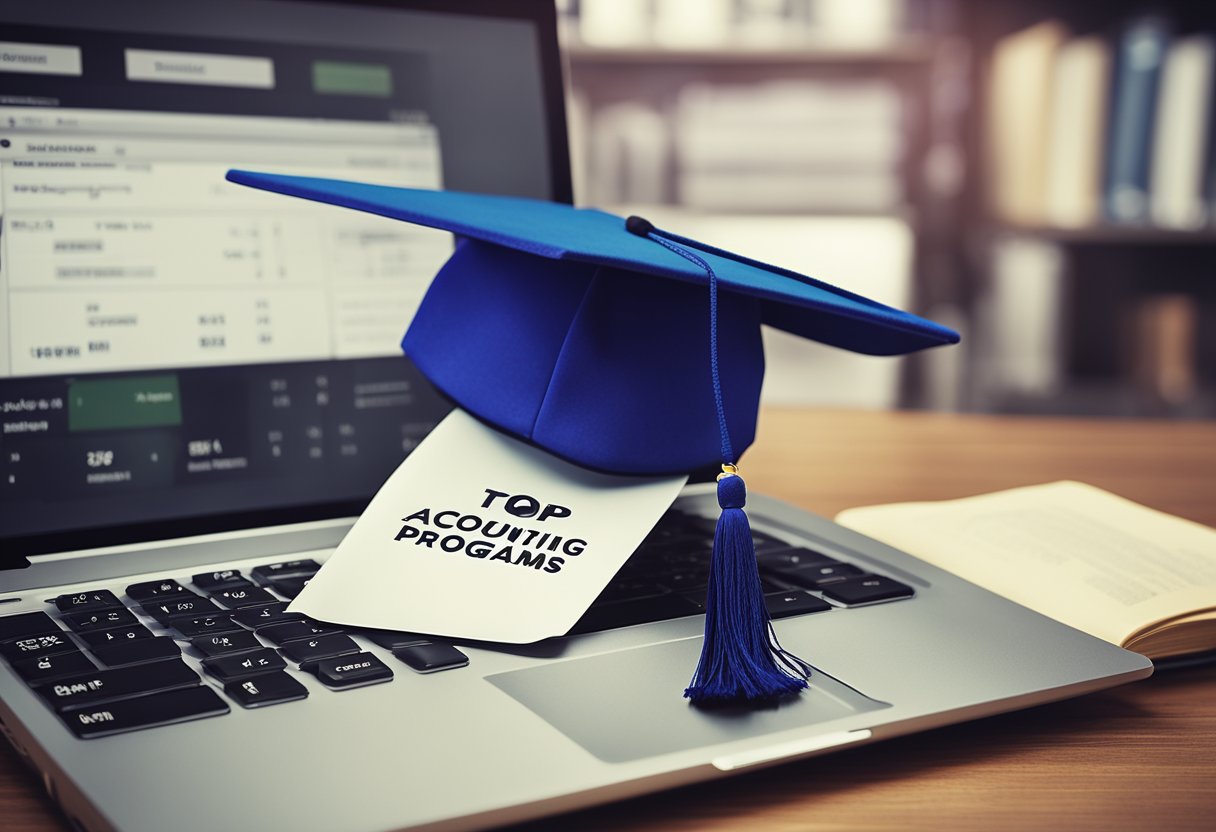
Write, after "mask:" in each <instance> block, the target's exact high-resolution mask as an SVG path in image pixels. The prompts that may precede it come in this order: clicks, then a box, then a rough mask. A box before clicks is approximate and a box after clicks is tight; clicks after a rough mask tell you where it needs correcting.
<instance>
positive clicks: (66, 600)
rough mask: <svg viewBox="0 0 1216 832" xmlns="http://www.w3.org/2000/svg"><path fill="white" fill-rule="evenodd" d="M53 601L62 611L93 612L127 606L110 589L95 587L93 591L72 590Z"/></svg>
mask: <svg viewBox="0 0 1216 832" xmlns="http://www.w3.org/2000/svg"><path fill="white" fill-rule="evenodd" d="M52 603H53V604H54V605H55V608H56V609H58V610H59V611H60V612H92V611H93V610H101V609H105V608H106V607H121V606H125V605H124V604H123V602H122V601H119V600H118V596H116V595H115V594H114V593H113V592H110V590H108V589H95V590H93V591H91V592H70V593H68V594H66V595H60V596H58V597H56V598H54V599H53V600H52Z"/></svg>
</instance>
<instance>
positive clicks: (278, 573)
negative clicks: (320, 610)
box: [250, 558, 321, 584]
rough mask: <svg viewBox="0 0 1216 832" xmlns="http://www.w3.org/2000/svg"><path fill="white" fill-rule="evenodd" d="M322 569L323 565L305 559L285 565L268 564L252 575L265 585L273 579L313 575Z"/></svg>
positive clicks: (284, 563)
mask: <svg viewBox="0 0 1216 832" xmlns="http://www.w3.org/2000/svg"><path fill="white" fill-rule="evenodd" d="M320 568H321V564H319V563H317V562H316V561H315V560H313V559H312V558H305V559H303V560H289V561H284V562H283V563H268V564H266V565H264V566H255V567H254V568H253V571H252V572H251V573H250V574H251V575H252V576H253V579H254V580H255V581H257V582H258V583H259V584H264V583H266V582H267V581H268V580H270V579H271V578H286V577H287V576H288V575H313V574H315V573H316V571H317V570H318V569H320Z"/></svg>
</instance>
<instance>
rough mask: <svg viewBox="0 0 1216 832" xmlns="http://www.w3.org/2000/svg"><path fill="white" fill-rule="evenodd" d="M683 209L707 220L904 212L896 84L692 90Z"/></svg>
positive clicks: (687, 93) (682, 167) (681, 157)
mask: <svg viewBox="0 0 1216 832" xmlns="http://www.w3.org/2000/svg"><path fill="white" fill-rule="evenodd" d="M673 122H674V147H675V165H676V171H675V173H676V178H675V181H676V194H677V199H678V201H679V202H680V203H682V204H684V205H688V206H690V207H694V208H700V209H703V210H757V211H761V210H770V211H795V212H796V211H801V212H808V213H814V212H820V213H822V212H831V211H840V212H848V213H859V212H860V213H867V212H868V213H882V212H890V211H894V210H895V209H897V208H898V207H899V204H900V202H901V196H902V185H901V181H900V172H899V163H900V160H901V158H902V142H901V140H902V135H901V130H900V100H899V91H898V90H897V89H896V88H895V86H894V84H892V83H891V82H888V81H884V80H880V79H875V80H864V81H863V80H856V81H768V82H764V83H759V84H750V85H731V86H710V85H708V84H695V85H690V86H688V87H685V88H684V89H683V90H682V91H681V93H680V96H679V100H678V102H677V104H676V111H675V116H674V119H673Z"/></svg>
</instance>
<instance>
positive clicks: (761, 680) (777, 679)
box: [684, 465, 810, 705]
mask: <svg viewBox="0 0 1216 832" xmlns="http://www.w3.org/2000/svg"><path fill="white" fill-rule="evenodd" d="M722 470H723V473H722V475H721V476H720V477H718V505H720V506H721V507H722V513H721V514H720V515H719V517H718V525H717V528H716V529H715V531H714V554H713V560H712V562H711V563H710V570H709V589H708V590H707V594H706V602H705V643H704V645H703V646H702V648H701V659H700V661H699V663H698V664H697V670H696V673H695V674H693V678H692V684H691V685H689V687H688V688H686V689H685V691H684V696H686V697H687V698H688V699H690V700H691V701H692V702H693V704H694V705H722V704H729V703H733V702H739V701H746V702H763V701H766V700H773V699H778V698H781V697H784V696H789V695H791V694H796V693H799V692H800V691H802V690H804V689H806V687H807V682H806V677H807V676H808V675H809V674H810V666H809V665H807V663H806V662H804V661H802V659H799V658H798V657H797V656H794V655H792V654H791V653H789V652H787V651H786V650H784V649H783V648H782V647H781V645H780V643H778V641H777V635H776V633H774V632H773V625H772V621H771V620H770V618H769V614H768V607H766V606H765V604H764V591H763V589H762V587H761V585H760V573H759V571H758V569H757V568H756V549H755V546H754V544H753V543H752V530H751V525H750V524H749V523H748V521H747V512H745V511H744V510H743V506H744V505H745V504H746V502H747V488H746V486H745V485H744V482H743V478H742V477H740V476H739V475H738V473H737V472H736V469H735V466H733V465H723V466H722Z"/></svg>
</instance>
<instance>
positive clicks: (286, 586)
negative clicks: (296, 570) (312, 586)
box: [266, 575, 312, 598]
mask: <svg viewBox="0 0 1216 832" xmlns="http://www.w3.org/2000/svg"><path fill="white" fill-rule="evenodd" d="M311 580H312V575H289V576H287V577H286V578H271V579H269V580H268V581H266V586H268V587H270V588H271V589H273V590H274V591H275V592H277V593H279V594H280V595H282V596H283V597H284V598H295V597H296V596H297V595H299V594H300V592H301V591H302V590H303V589H304V587H306V586H308V582H309V581H311Z"/></svg>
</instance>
